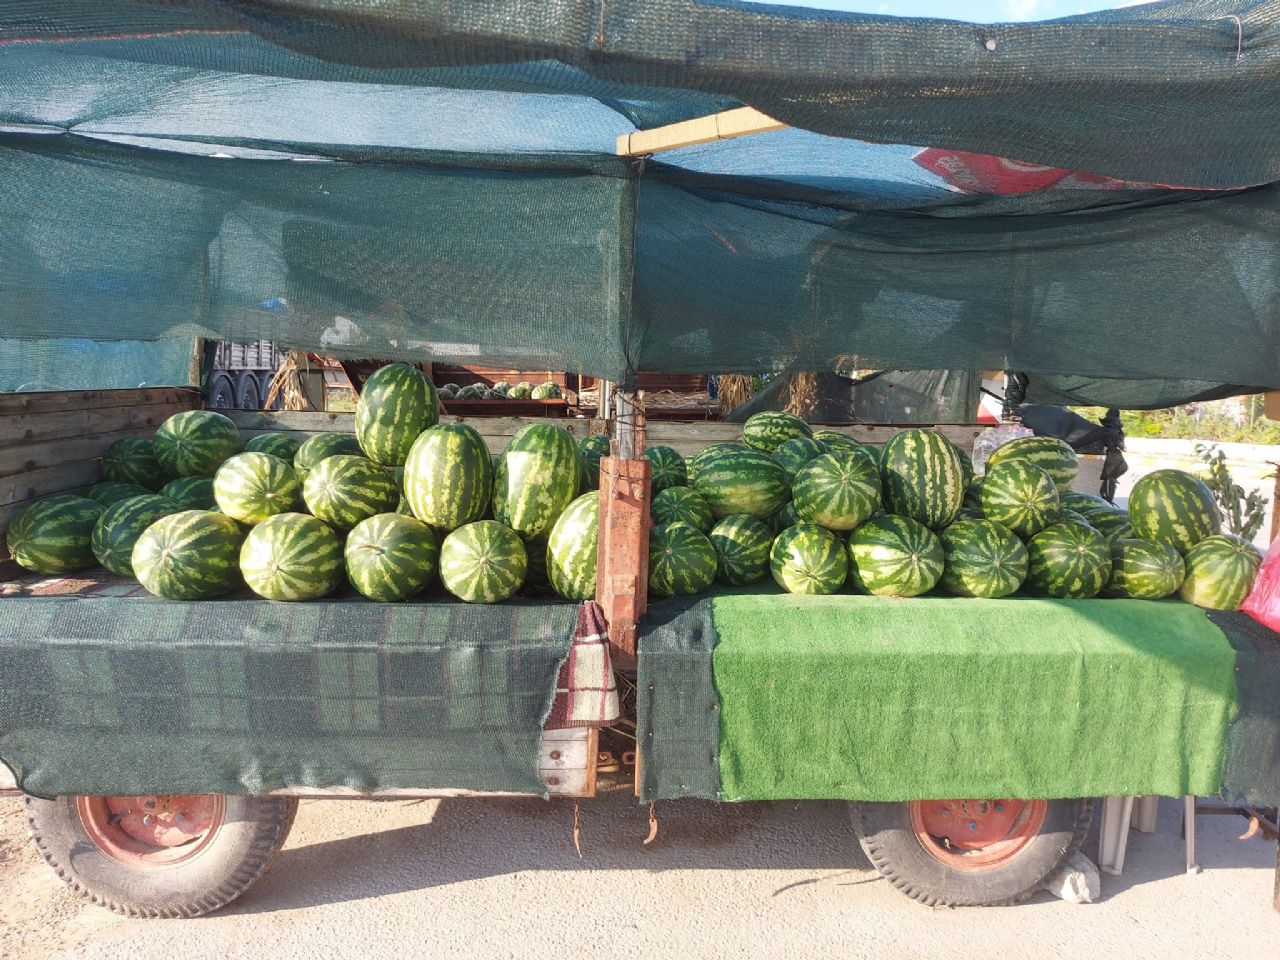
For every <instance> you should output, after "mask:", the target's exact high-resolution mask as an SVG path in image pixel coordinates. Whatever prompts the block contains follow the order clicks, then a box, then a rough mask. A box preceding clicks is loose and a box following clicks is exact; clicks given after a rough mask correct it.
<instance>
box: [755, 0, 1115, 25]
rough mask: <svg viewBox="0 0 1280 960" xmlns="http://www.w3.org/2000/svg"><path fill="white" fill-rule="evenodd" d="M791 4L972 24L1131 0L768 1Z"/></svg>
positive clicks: (1061, 13)
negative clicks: (971, 22)
mask: <svg viewBox="0 0 1280 960" xmlns="http://www.w3.org/2000/svg"><path fill="white" fill-rule="evenodd" d="M767 2H772V3H778V4H782V5H785V6H791V7H819V8H822V9H824V10H849V11H852V12H855V13H883V14H887V15H889V16H895V17H943V18H945V19H948V20H970V21H973V22H975V23H1002V22H1010V21H1018V20H1053V19H1055V18H1057V17H1070V16H1074V15H1075V14H1077V13H1092V12H1093V11H1094V10H1110V9H1112V8H1113V7H1127V6H1132V5H1133V2H1132V0H1109V2H1108V0H767Z"/></svg>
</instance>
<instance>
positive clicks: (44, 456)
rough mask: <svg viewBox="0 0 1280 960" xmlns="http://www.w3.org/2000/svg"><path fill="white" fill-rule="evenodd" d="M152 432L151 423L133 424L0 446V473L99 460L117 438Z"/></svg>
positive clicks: (8, 473) (7, 473)
mask: <svg viewBox="0 0 1280 960" xmlns="http://www.w3.org/2000/svg"><path fill="white" fill-rule="evenodd" d="M154 432H155V428H154V427H149V426H147V427H134V428H133V429H130V430H118V431H116V432H114V433H98V434H93V435H92V436H86V437H77V438H72V439H64V440H45V439H44V438H41V439H40V442H37V443H25V444H18V445H15V446H0V477H7V476H10V475H12V474H15V473H25V472H27V471H29V470H42V469H45V468H46V467H56V466H58V465H59V464H63V463H76V462H78V461H80V460H98V459H100V458H101V457H102V455H103V454H104V453H106V451H107V448H108V447H110V446H111V444H113V443H115V442H116V441H117V440H120V439H122V438H124V437H150V436H151V435H152V434H153V433H154Z"/></svg>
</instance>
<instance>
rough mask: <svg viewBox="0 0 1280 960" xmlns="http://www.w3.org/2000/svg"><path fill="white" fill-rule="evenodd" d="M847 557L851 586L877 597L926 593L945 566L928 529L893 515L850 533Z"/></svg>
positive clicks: (943, 558)
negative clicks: (849, 562) (852, 584)
mask: <svg viewBox="0 0 1280 960" xmlns="http://www.w3.org/2000/svg"><path fill="white" fill-rule="evenodd" d="M958 469H959V468H958V467H957V470H958ZM849 558H850V560H851V561H852V563H851V564H850V574H851V576H852V577H853V580H854V583H855V585H857V586H860V587H862V588H863V589H864V590H866V591H867V592H868V593H873V594H875V595H876V596H881V597H917V596H919V595H920V594H922V593H928V592H929V591H930V590H932V589H933V588H934V586H935V585H936V584H937V582H938V580H939V579H941V577H942V571H943V569H944V568H945V565H946V554H945V553H944V552H943V550H942V542H941V541H940V540H939V539H938V538H937V536H936V535H935V534H934V533H933V531H932V530H930V529H929V528H928V527H926V526H925V525H924V524H922V523H920V522H919V521H917V520H913V519H911V518H910V517H900V516H896V515H894V514H886V515H885V516H882V517H875V518H873V519H871V520H868V521H867V522H866V523H864V524H863V525H862V526H860V527H858V529H856V530H854V531H853V533H851V534H850V535H849Z"/></svg>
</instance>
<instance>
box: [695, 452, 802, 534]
mask: <svg viewBox="0 0 1280 960" xmlns="http://www.w3.org/2000/svg"><path fill="white" fill-rule="evenodd" d="M704 453H705V451H704ZM699 456H700V457H701V456H703V454H699ZM692 484H693V489H694V490H696V491H697V492H698V495H699V496H701V497H702V499H703V500H705V501H707V506H709V507H710V508H711V513H712V514H713V515H714V516H715V517H716V518H717V519H718V518H720V517H728V516H733V515H734V514H746V515H747V516H749V517H759V518H762V519H763V518H764V517H767V516H769V514H771V513H776V512H777V511H778V510H780V509H782V506H783V504H785V503H786V502H787V498H788V497H789V496H790V487H791V485H790V483H789V482H788V481H787V474H786V471H785V470H783V469H782V466H781V465H780V464H779V463H778V461H776V460H774V459H773V457H771V456H769V455H768V454H767V453H762V452H761V451H759V450H721V451H718V452H717V453H715V454H714V455H712V456H710V457H707V458H705V459H704V460H702V461H701V462H700V464H699V466H698V469H697V471H696V476H695V479H694V480H693V481H692Z"/></svg>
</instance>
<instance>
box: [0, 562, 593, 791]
mask: <svg viewBox="0 0 1280 960" xmlns="http://www.w3.org/2000/svg"><path fill="white" fill-rule="evenodd" d="M577 613H578V606H577V605H576V604H568V603H557V602H548V601H533V600H515V601H512V602H509V603H506V604H501V605H495V606H489V607H485V606H475V605H469V604H464V603H459V602H453V601H449V600H436V599H432V600H427V601H424V602H413V603H406V604H372V603H368V602H366V601H364V600H362V599H360V598H358V597H342V596H339V597H335V598H330V599H326V600H322V601H316V602H311V603H305V604H282V603H269V602H266V601H262V600H260V599H257V598H250V597H249V596H235V597H231V598H225V599H221V600H213V601H197V602H171V601H165V600H160V599H157V598H154V597H150V596H148V595H146V594H145V591H142V590H141V588H140V587H138V586H137V585H136V584H134V583H132V582H130V581H124V580H120V579H118V578H110V577H104V578H97V577H94V576H91V577H88V578H86V579H83V580H76V579H61V580H39V579H31V580H24V581H18V582H14V583H9V584H5V585H3V586H0V758H2V759H3V760H4V762H6V763H7V764H8V765H9V766H10V767H12V768H13V770H14V773H15V775H16V776H17V778H18V781H19V783H20V785H21V786H22V787H23V788H24V789H25V790H27V791H28V792H30V793H33V794H37V795H43V796H52V795H57V794H66V793H105V794H129V793H141V792H184V793H187V792H207V793H233V794H235V793H239V794H244V793H260V792H264V791H268V790H272V789H279V788H283V787H286V786H311V787H328V786H345V787H350V788H353V789H358V790H362V791H373V790H380V789H391V788H433V787H434V788H458V789H473V790H497V791H518V792H527V793H538V794H544V795H545V793H546V787H545V785H544V783H543V782H542V780H541V778H540V777H539V775H538V770H537V766H538V763H537V761H538V746H539V742H540V739H541V734H542V729H543V722H544V720H545V718H547V716H548V714H549V713H550V711H551V707H552V700H553V695H554V693H555V691H556V689H557V686H558V684H557V678H558V677H560V673H561V668H562V666H567V665H568V664H567V659H568V658H567V655H568V653H569V649H570V645H571V638H572V636H573V634H574V633H575V631H576V621H577ZM606 666H607V663H606ZM560 686H566V685H565V684H560ZM595 686H597V687H598V686H600V684H599V683H598V682H597V683H596V684H595ZM599 699H600V694H599V692H598V691H596V690H593V691H592V692H591V693H590V694H589V700H591V701H592V702H595V701H597V700H599ZM564 709H565V710H566V712H574V711H576V712H579V713H581V712H584V711H587V710H589V709H590V707H589V706H587V705H586V702H583V703H579V704H577V705H576V707H575V706H574V705H573V704H566V706H565V708H564ZM605 712H607V711H603V710H602V711H601V713H602V714H603V713H605Z"/></svg>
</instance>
